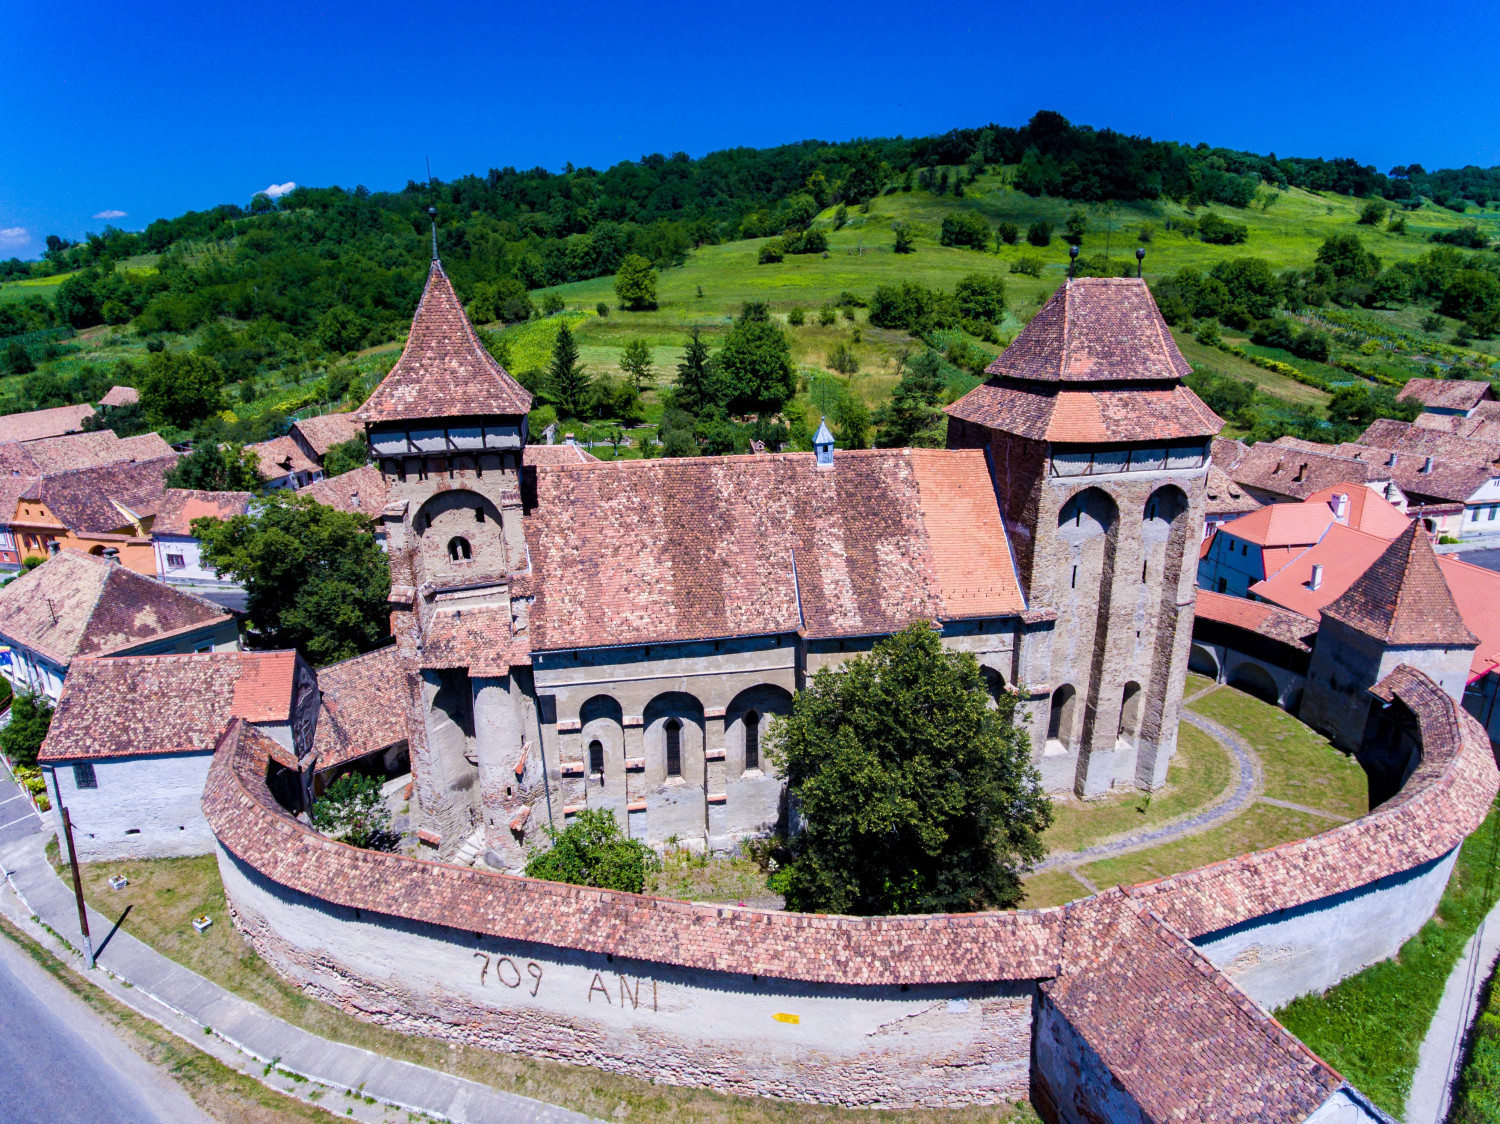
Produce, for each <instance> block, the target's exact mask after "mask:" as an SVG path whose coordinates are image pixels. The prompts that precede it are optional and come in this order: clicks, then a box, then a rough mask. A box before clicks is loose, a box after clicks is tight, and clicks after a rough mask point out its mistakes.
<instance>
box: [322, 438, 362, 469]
mask: <svg viewBox="0 0 1500 1124" xmlns="http://www.w3.org/2000/svg"><path fill="white" fill-rule="evenodd" d="M369 463H370V446H369V445H368V444H366V442H365V439H364V438H363V437H351V438H350V439H349V440H347V441H340V442H339V443H338V444H337V445H335V446H334V447H333V448H331V449H329V450H328V452H327V453H325V454H324V456H323V472H324V474H325V475H327V476H342V475H343V474H344V473H346V472H353V471H354V470H355V469H356V468H363V467H364V466H365V465H367V464H369Z"/></svg>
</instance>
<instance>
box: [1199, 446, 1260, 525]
mask: <svg viewBox="0 0 1500 1124" xmlns="http://www.w3.org/2000/svg"><path fill="white" fill-rule="evenodd" d="M1205 495H1206V496H1207V499H1206V502H1205V503H1204V505H1203V538H1204V540H1205V541H1207V540H1208V539H1210V538H1212V537H1213V533H1214V532H1215V531H1216V530H1218V529H1219V528H1220V527H1222V526H1223V525H1224V524H1225V523H1228V522H1231V521H1232V520H1235V519H1238V518H1240V517H1241V516H1242V515H1249V514H1250V513H1251V512H1252V511H1258V510H1260V507H1261V503H1260V501H1259V500H1258V499H1256V498H1255V497H1254V496H1252V495H1251V494H1250V493H1249V492H1247V491H1245V489H1244V488H1242V487H1241V486H1240V485H1238V484H1236V483H1235V482H1234V481H1233V480H1232V479H1231V478H1230V476H1229V474H1228V473H1227V472H1225V471H1224V470H1223V469H1222V468H1220V467H1219V466H1218V465H1217V464H1210V465H1209V466H1208V478H1207V481H1206V483H1205Z"/></svg>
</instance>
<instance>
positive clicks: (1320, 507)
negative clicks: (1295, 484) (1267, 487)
mask: <svg viewBox="0 0 1500 1124" xmlns="http://www.w3.org/2000/svg"><path fill="white" fill-rule="evenodd" d="M1333 521H1334V520H1333V509H1332V508H1330V507H1329V506H1328V505H1327V504H1326V503H1273V504H1267V505H1266V506H1265V507H1263V508H1261V509H1260V510H1259V511H1252V512H1251V513H1250V514H1249V515H1244V516H1241V517H1240V518H1238V519H1235V520H1233V521H1231V522H1229V523H1225V524H1223V525H1222V526H1221V527H1220V528H1219V530H1221V531H1223V532H1224V533H1225V534H1226V535H1232V536H1233V537H1234V538H1237V539H1239V540H1240V541H1242V542H1248V543H1253V544H1255V545H1256V546H1311V545H1312V544H1313V543H1315V542H1317V541H1318V540H1319V539H1321V538H1322V537H1323V533H1324V532H1325V531H1327V530H1328V528H1329V526H1330V525H1331V524H1332V523H1333Z"/></svg>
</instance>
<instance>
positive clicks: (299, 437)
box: [287, 414, 365, 468]
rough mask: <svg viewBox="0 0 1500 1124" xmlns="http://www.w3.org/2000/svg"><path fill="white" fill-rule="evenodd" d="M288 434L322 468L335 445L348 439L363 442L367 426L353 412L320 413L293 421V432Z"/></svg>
mask: <svg viewBox="0 0 1500 1124" xmlns="http://www.w3.org/2000/svg"><path fill="white" fill-rule="evenodd" d="M287 436H289V437H290V438H291V439H292V440H293V441H294V442H296V445H297V447H298V448H299V449H301V450H302V452H303V454H304V455H305V456H306V457H307V458H308V459H309V460H312V461H315V462H316V463H317V465H318V467H320V468H321V467H322V465H323V458H324V457H326V456H327V455H328V450H329V449H331V448H333V447H334V446H335V445H342V444H344V443H345V442H348V441H358V442H360V443H361V444H363V443H364V439H365V427H364V423H363V422H361V421H360V420H359V418H357V417H355V416H354V415H353V414H319V415H318V416H316V417H311V418H303V419H301V420H300V421H295V422H293V423H292V429H291V432H290V433H288V434H287Z"/></svg>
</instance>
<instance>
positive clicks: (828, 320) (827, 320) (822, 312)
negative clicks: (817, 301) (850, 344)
mask: <svg viewBox="0 0 1500 1124" xmlns="http://www.w3.org/2000/svg"><path fill="white" fill-rule="evenodd" d="M838 320H839V314H838V313H837V312H835V311H834V309H833V306H832V305H830V304H825V305H824V306H823V307H822V308H820V309H818V323H819V324H821V325H822V326H823V327H825V328H831V327H833V326H834V325H835V324H837V323H838Z"/></svg>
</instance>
